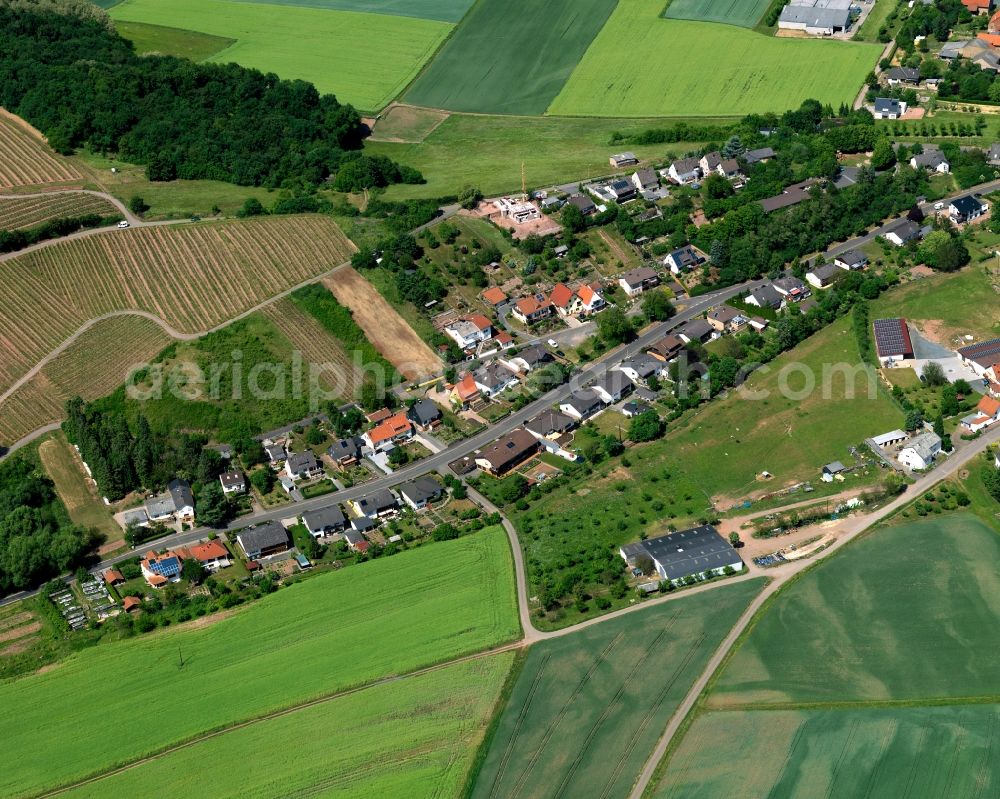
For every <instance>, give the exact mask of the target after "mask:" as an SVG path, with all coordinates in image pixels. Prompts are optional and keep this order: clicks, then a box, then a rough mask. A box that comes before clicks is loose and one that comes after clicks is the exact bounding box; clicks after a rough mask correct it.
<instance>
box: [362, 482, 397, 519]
mask: <svg viewBox="0 0 1000 799" xmlns="http://www.w3.org/2000/svg"><path fill="white" fill-rule="evenodd" d="M351 504H352V505H353V506H354V512H355V513H356V514H357V515H358V516H367V517H368V518H369V519H381V518H384V517H386V516H392V515H393V514H395V513H396V511H397V510H399V500H397V499H396V495H395V494H393V493H392V492H391V491H390V490H389V489H388V488H380V489H378V490H377V491H374V492H373V493H371V494H368V495H367V496H364V497H361V499H356V500H355V501H354V502H353V503H351Z"/></svg>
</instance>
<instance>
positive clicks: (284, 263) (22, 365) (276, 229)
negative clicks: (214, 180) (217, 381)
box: [0, 216, 352, 390]
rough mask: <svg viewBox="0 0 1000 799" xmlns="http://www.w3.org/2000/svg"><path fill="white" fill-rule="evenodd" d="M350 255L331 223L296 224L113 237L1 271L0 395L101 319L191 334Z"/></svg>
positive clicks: (49, 250) (57, 249)
mask: <svg viewBox="0 0 1000 799" xmlns="http://www.w3.org/2000/svg"><path fill="white" fill-rule="evenodd" d="M351 251H352V245H351V243H350V242H349V241H348V240H347V238H346V236H344V234H343V232H342V231H341V230H340V228H338V227H337V226H336V224H335V223H334V222H333V221H332V220H331V219H329V218H328V217H321V216H300V217H271V218H264V219H257V220H251V221H243V222H226V223H201V224H198V225H182V226H178V227H170V228H167V227H157V228H133V229H131V230H115V231H112V232H108V233H100V234H97V235H94V236H90V237H87V238H83V239H78V240H74V241H67V242H58V243H56V244H53V245H51V246H48V247H45V248H43V249H40V250H36V251H34V252H31V253H28V254H25V255H22V256H19V257H17V258H14V259H12V260H10V261H7V262H6V263H5V264H4V274H5V276H6V278H7V280H8V281H9V283H7V286H8V288H7V290H6V291H4V292H3V293H2V294H0V353H2V354H3V357H2V358H0V390H2V389H4V388H6V387H8V386H9V385H10V384H11V383H12V382H13V381H14V380H15V379H16V378H18V377H20V376H21V375H23V374H24V373H25V372H26V371H27V370H28V369H29V368H30V367H31V366H33V365H34V364H35V363H37V362H38V361H39V360H40V359H41V357H42V356H44V355H45V354H47V353H48V352H50V351H51V350H52V349H53V348H54V347H55V346H56V345H58V344H59V343H61V342H62V341H64V340H65V339H66V338H68V337H69V335H70V334H71V333H73V332H74V331H75V330H77V329H78V328H79V327H80V326H81V325H82V324H83V323H84V322H85V321H87V320H90V319H92V318H94V317H96V316H99V315H101V314H104V313H107V312H110V311H116V310H122V309H129V310H144V311H148V312H150V313H153V314H155V315H157V316H159V317H160V318H162V319H164V320H166V321H167V322H168V323H169V324H171V325H172V326H174V327H175V328H177V329H179V330H182V331H189V332H197V331H199V330H203V329H207V328H210V327H213V326H215V325H218V324H220V323H222V322H225V321H226V320H227V319H230V318H232V317H233V316H235V315H237V314H239V313H240V312H241V311H246V310H248V309H250V308H252V307H254V306H255V305H256V304H258V303H260V302H261V301H263V300H265V299H268V298H270V297H273V296H274V295H276V294H278V293H279V292H281V291H283V290H285V289H288V288H291V287H292V286H294V285H296V284H298V283H300V282H302V281H304V280H307V279H308V278H311V277H315V276H317V275H320V274H322V273H323V272H325V271H327V270H329V269H331V268H332V267H334V266H336V265H337V264H339V263H342V262H343V261H344V260H346V259H347V258H348V257H349V256H350V253H351Z"/></svg>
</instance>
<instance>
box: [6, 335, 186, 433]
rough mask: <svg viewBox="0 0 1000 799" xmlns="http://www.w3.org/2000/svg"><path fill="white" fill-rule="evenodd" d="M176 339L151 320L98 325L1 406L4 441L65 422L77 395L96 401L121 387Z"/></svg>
mask: <svg viewBox="0 0 1000 799" xmlns="http://www.w3.org/2000/svg"><path fill="white" fill-rule="evenodd" d="M171 341H172V339H171V338H170V336H168V335H167V334H166V333H165V332H164V331H163V329H162V328H161V327H160V326H159V325H157V324H156V323H155V322H152V321H150V320H148V319H144V318H142V317H137V316H121V317H115V318H112V319H108V320H105V321H103V322H99V323H98V324H97V325H95V326H94V327H92V328H90V329H89V330H87V331H86V332H84V334H83V335H82V336H80V338H79V339H77V340H76V341H75V342H74V343H73V344H72V345H71V346H70V347H69V348H68V349H67V350H65V351H64V352H63V353H61V354H60V355H59V356H57V357H56V358H55V359H53V360H52V361H50V362H49V363H48V364H46V366H45V367H44V368H43V369H42V371H41V372H39V373H38V374H37V375H36V376H35V377H34V378H32V379H31V380H29V381H28V382H27V383H25V384H24V385H23V386H22V387H21V388H20V389H18V390H17V391H15V392H14V393H13V394H11V395H10V396H9V397H8V398H7V399H5V400H2V401H0V441H2V442H5V443H10V442H13V441H17V440H18V439H20V438H21V437H22V436H25V435H27V434H28V433H30V432H31V431H33V430H37V429H38V428H39V427H42V426H43V425H46V424H48V423H50V422H57V421H61V420H62V419H63V418H64V416H65V413H64V409H65V406H66V401H67V400H68V399H70V398H72V397H74V396H81V397H83V398H84V399H86V400H93V399H97V398H98V397H103V396H104V395H105V394H108V393H110V392H111V391H113V390H114V389H115V388H117V387H118V386H119V385H121V384H122V383H123V382H124V380H125V378H126V377H127V376H128V373H129V371H130V370H131V369H132V367H133V366H135V365H136V364H142V363H146V362H148V361H149V360H151V359H152V358H154V357H155V356H156V355H157V353H159V352H160V351H161V350H162V349H163V348H164V347H166V346H167V345H168V344H169V343H170V342H171Z"/></svg>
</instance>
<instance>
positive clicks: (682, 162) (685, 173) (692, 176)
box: [667, 158, 701, 183]
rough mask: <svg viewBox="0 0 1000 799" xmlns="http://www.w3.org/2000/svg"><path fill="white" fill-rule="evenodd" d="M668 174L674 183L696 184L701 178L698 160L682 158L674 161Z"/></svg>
mask: <svg viewBox="0 0 1000 799" xmlns="http://www.w3.org/2000/svg"><path fill="white" fill-rule="evenodd" d="M667 174H668V175H669V176H670V179H671V180H672V181H674V183H694V182H695V181H696V180H698V179H699V178H700V177H701V170H700V169H699V164H698V159H697V158H681V159H679V160H677V161H674V162H673V163H672V164H671V165H670V168H669V169H668V170H667Z"/></svg>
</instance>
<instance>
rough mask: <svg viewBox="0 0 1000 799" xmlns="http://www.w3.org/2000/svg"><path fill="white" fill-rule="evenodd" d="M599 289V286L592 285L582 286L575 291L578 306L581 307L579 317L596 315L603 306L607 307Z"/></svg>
mask: <svg viewBox="0 0 1000 799" xmlns="http://www.w3.org/2000/svg"><path fill="white" fill-rule="evenodd" d="M595 287H596V288H595ZM599 288H600V284H599V283H594V284H592V285H586V284H584V285H582V286H580V288H578V289H577V290H576V296H577V298H578V299H579V300H580V304H581V306H582V308H581V310H580V315H581V316H588V315H589V314H593V313H597V312H598V311H599V310H601V309H602V308H603V307H604V306H605V305H607V303H606V302H605V301H604V297H602V296H601V292H600V291H598V289H599Z"/></svg>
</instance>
